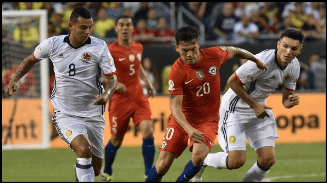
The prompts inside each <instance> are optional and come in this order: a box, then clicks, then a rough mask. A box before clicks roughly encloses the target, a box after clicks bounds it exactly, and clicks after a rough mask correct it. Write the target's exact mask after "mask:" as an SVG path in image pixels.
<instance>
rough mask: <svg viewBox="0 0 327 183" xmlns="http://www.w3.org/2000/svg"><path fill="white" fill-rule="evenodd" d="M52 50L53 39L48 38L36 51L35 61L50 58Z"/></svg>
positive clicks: (34, 54) (34, 53)
mask: <svg viewBox="0 0 327 183" xmlns="http://www.w3.org/2000/svg"><path fill="white" fill-rule="evenodd" d="M51 49H52V39H51V38H48V39H46V40H44V41H42V42H41V43H40V44H39V45H38V46H37V47H36V48H35V50H34V52H33V57H34V59H35V60H42V59H45V58H49V56H50V51H51Z"/></svg>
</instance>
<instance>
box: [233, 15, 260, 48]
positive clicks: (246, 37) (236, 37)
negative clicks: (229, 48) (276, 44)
mask: <svg viewBox="0 0 327 183" xmlns="http://www.w3.org/2000/svg"><path fill="white" fill-rule="evenodd" d="M258 36H259V29H258V26H257V25H256V24H254V23H253V22H250V18H249V17H247V16H244V17H242V20H241V21H240V22H237V23H236V24H235V26H234V34H233V42H234V43H235V44H241V43H244V42H248V43H254V42H255V39H256V38H257V37H258Z"/></svg>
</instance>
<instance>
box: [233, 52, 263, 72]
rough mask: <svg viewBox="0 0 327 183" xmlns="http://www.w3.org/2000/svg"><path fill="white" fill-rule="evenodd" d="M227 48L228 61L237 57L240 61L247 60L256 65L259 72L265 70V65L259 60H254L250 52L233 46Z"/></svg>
mask: <svg viewBox="0 0 327 183" xmlns="http://www.w3.org/2000/svg"><path fill="white" fill-rule="evenodd" d="M227 48H228V50H229V59H231V58H233V57H238V58H240V59H248V60H251V61H253V62H254V63H256V64H257V67H258V68H259V69H260V70H261V71H265V70H267V66H266V64H265V63H264V62H263V61H261V60H260V59H258V58H256V57H255V56H254V55H253V54H252V53H251V52H249V51H247V50H244V49H242V48H236V47H233V46H228V47H227Z"/></svg>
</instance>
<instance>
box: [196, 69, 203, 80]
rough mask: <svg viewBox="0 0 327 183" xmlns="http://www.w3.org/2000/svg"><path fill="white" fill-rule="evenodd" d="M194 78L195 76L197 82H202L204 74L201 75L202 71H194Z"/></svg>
mask: <svg viewBox="0 0 327 183" xmlns="http://www.w3.org/2000/svg"><path fill="white" fill-rule="evenodd" d="M195 76H196V78H198V79H199V80H203V79H204V73H203V71H202V70H198V71H196V73H195Z"/></svg>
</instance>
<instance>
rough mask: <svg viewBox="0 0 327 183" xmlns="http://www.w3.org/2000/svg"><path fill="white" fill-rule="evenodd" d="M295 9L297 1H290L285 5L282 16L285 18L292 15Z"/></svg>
mask: <svg viewBox="0 0 327 183" xmlns="http://www.w3.org/2000/svg"><path fill="white" fill-rule="evenodd" d="M294 11H295V2H288V3H287V4H286V5H285V6H284V10H283V12H282V18H285V17H287V16H290V15H291V14H290V13H291V12H294Z"/></svg>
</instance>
